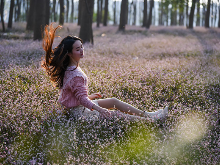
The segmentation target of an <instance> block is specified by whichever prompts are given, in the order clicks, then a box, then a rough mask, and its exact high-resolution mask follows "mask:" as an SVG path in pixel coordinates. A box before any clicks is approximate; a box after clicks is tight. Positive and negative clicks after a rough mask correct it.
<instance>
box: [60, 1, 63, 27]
mask: <svg viewBox="0 0 220 165" xmlns="http://www.w3.org/2000/svg"><path fill="white" fill-rule="evenodd" d="M59 2H60V19H59V24H60V25H63V24H64V0H59Z"/></svg>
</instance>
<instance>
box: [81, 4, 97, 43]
mask: <svg viewBox="0 0 220 165" xmlns="http://www.w3.org/2000/svg"><path fill="white" fill-rule="evenodd" d="M81 2H82V15H81V21H80V23H81V27H80V32H79V37H80V38H81V39H82V40H83V42H84V43H86V42H90V43H92V44H93V32H92V18H93V9H94V0H81Z"/></svg>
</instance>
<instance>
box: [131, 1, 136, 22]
mask: <svg viewBox="0 0 220 165" xmlns="http://www.w3.org/2000/svg"><path fill="white" fill-rule="evenodd" d="M133 7H134V13H133V22H132V25H136V18H137V17H136V15H137V4H136V1H133Z"/></svg>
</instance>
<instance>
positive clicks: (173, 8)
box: [171, 0, 178, 25]
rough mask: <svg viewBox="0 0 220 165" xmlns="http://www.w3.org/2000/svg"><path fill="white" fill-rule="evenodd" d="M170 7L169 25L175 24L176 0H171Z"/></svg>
mask: <svg viewBox="0 0 220 165" xmlns="http://www.w3.org/2000/svg"><path fill="white" fill-rule="evenodd" d="M171 2H172V8H171V25H177V3H178V2H177V1H176V0H172V1H171Z"/></svg>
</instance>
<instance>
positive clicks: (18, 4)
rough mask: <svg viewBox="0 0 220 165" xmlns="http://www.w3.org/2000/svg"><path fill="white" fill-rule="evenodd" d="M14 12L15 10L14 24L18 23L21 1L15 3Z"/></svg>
mask: <svg viewBox="0 0 220 165" xmlns="http://www.w3.org/2000/svg"><path fill="white" fill-rule="evenodd" d="M16 2H17V3H16V10H15V13H16V14H15V16H16V17H15V22H18V21H19V20H20V15H21V0H17V1H16Z"/></svg>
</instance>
